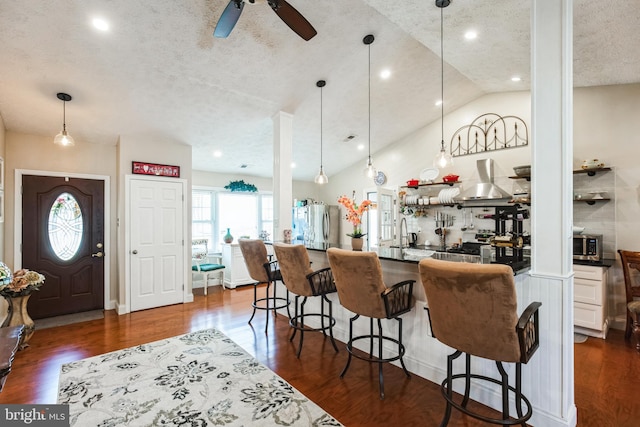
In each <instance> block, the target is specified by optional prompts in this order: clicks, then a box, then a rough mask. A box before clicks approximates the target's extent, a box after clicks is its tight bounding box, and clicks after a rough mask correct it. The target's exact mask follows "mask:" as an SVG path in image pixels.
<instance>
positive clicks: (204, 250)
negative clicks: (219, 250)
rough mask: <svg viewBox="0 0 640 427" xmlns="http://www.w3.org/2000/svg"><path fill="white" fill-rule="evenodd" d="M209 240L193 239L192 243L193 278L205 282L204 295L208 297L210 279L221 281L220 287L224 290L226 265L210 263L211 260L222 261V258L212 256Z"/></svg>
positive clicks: (216, 255) (215, 255)
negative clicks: (216, 278)
mask: <svg viewBox="0 0 640 427" xmlns="http://www.w3.org/2000/svg"><path fill="white" fill-rule="evenodd" d="M208 242H209V241H208V240H207V239H193V240H192V241H191V264H192V265H191V276H192V278H194V279H197V278H200V279H199V280H202V281H203V282H204V294H205V295H207V289H208V288H209V279H211V278H215V277H216V276H217V277H218V279H219V280H220V285H222V289H223V290H224V289H225V287H224V265H222V264H221V263H212V262H209V260H211V259H215V258H217V259H218V261H220V260H221V258H222V256H221V255H218V254H210V253H209V247H208Z"/></svg>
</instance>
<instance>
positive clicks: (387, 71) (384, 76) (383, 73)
mask: <svg viewBox="0 0 640 427" xmlns="http://www.w3.org/2000/svg"><path fill="white" fill-rule="evenodd" d="M389 77H391V70H390V69H388V68H385V69H384V70H382V71H380V78H381V79H383V80H386V79H388V78H389Z"/></svg>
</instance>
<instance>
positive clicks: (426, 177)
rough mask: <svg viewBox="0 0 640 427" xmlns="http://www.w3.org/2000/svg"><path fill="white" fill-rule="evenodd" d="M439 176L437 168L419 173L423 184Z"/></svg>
mask: <svg viewBox="0 0 640 427" xmlns="http://www.w3.org/2000/svg"><path fill="white" fill-rule="evenodd" d="M439 174H440V171H439V170H438V168H426V169H422V172H420V179H421V180H422V181H424V182H433V181H434V180H435V179H436V178H437V177H438V175H439Z"/></svg>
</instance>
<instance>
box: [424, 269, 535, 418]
mask: <svg viewBox="0 0 640 427" xmlns="http://www.w3.org/2000/svg"><path fill="white" fill-rule="evenodd" d="M419 269H420V277H421V279H422V285H423V286H424V290H425V293H426V296H427V306H428V308H427V310H428V313H429V323H430V324H431V331H432V332H433V336H434V337H435V338H436V339H437V340H438V341H440V342H441V343H443V344H446V345H448V346H449V347H452V348H454V349H455V352H454V353H452V354H450V355H449V356H448V357H447V378H446V379H445V380H444V381H443V382H442V384H441V386H440V389H441V391H442V395H443V396H444V398H445V399H446V401H447V408H446V411H445V415H444V417H443V419H442V423H441V424H440V426H441V427H444V426H446V425H447V424H448V422H449V418H450V416H451V408H452V407H454V408H456V409H458V410H459V411H461V412H463V413H465V414H467V415H470V416H472V417H474V418H477V419H479V420H482V421H484V422H487V423H491V424H500V425H514V424H522V425H523V426H525V425H526V424H525V422H526V421H527V420H528V419H529V418H530V417H531V414H532V410H531V403H530V402H529V400H528V399H527V398H526V397H525V396H524V395H523V394H522V389H521V378H522V374H521V372H522V369H521V368H522V366H521V365H522V364H523V363H527V362H528V361H529V359H530V358H531V356H532V355H533V353H535V351H536V350H537V349H538V343H539V336H538V308H539V307H540V306H541V303H539V302H532V303H531V304H529V306H528V307H527V308H526V310H525V311H524V312H523V313H522V315H521V316H520V318H518V315H517V312H516V311H517V300H516V288H515V281H514V278H513V270H512V269H511V267H509V266H507V265H504V264H470V263H464V262H449V261H441V260H436V259H432V258H425V259H423V260H421V261H420V264H419ZM462 353H465V354H466V363H465V372H464V373H461V374H455V375H454V374H453V361H454V360H455V359H457V358H458V357H460V355H461V354H462ZM471 355H473V356H478V357H482V358H485V359H489V360H493V361H495V362H496V366H497V367H498V371H499V372H500V378H501V379H500V380H497V379H494V378H491V377H487V376H483V375H477V374H472V373H471ZM503 362H510V363H515V364H516V384H515V387H512V386H510V385H509V377H508V375H507V372H506V371H505V369H504V367H503V365H502V363H503ZM460 378H464V379H465V393H464V397H463V398H462V402H461V403H458V402H456V401H454V398H453V389H452V382H453V380H455V379H460ZM472 378H474V379H477V380H483V381H490V382H492V383H495V384H498V385H500V386H501V387H502V419H496V418H489V417H486V416H483V415H480V414H478V413H475V412H471V411H470V410H469V409H467V403H468V402H469V388H470V386H471V379H472ZM509 391H511V392H513V393H514V394H515V406H516V412H517V414H518V418H517V419H512V418H510V416H509ZM523 402H524V404H525V405H526V408H527V412H526V413H524V414H523V411H522V403H523Z"/></svg>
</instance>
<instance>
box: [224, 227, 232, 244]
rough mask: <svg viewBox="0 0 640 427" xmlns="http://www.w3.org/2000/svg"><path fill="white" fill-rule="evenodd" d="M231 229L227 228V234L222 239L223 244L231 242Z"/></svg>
mask: <svg viewBox="0 0 640 427" xmlns="http://www.w3.org/2000/svg"><path fill="white" fill-rule="evenodd" d="M230 230H231V229H229V228H227V234H225V235H224V237H223V239H224V242H225V243H231V242H233V236H232V235H231V231H230Z"/></svg>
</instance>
